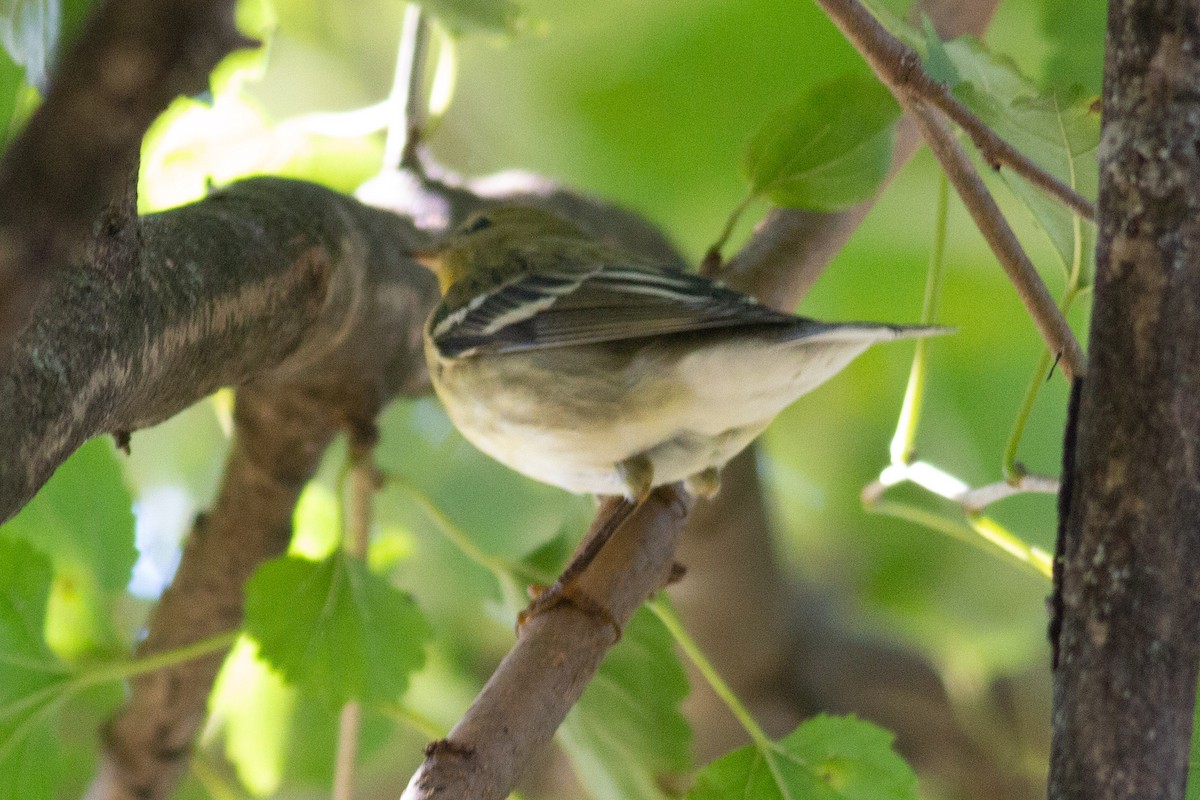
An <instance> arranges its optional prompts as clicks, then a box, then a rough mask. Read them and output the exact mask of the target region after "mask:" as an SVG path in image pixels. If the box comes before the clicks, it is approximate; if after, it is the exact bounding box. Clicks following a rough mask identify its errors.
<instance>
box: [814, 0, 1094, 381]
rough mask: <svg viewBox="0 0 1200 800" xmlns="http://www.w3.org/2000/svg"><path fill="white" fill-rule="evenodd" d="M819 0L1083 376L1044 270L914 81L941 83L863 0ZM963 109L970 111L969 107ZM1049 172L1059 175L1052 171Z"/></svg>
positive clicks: (1070, 371) (1046, 335) (1052, 343)
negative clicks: (908, 118) (920, 139)
mask: <svg viewBox="0 0 1200 800" xmlns="http://www.w3.org/2000/svg"><path fill="white" fill-rule="evenodd" d="M817 3H818V4H819V5H820V6H821V7H822V8H823V9H824V10H825V12H826V13H827V14H828V15H829V16H830V18H831V19H832V20H833V22H834V23H835V24H836V25H837V26H838V27H839V28H840V29H841V30H842V32H843V33H844V34H845V35H846V38H848V39H849V40H850V42H851V43H852V44H854V46H855V47H856V48H857V49H858V50H859V52H860V53H861V54H862V56H863V58H865V59H866V61H867V63H868V64H870V65H871V68H872V69H873V70H874V71H875V74H876V75H877V76H878V77H879V79H880V80H881V81H883V83H884V84H885V85H886V86H887V87H888V88H889V89H890V90H891V91H892V94H893V95H894V96H895V97H896V100H897V101H898V102H899V103H900V105H901V107H902V108H904V110H905V111H907V112H908V113H909V114H910V115H911V116H912V117H913V119H914V120H915V121H916V124H917V127H918V129H919V130H920V131H921V135H922V136H923V137H924V138H925V140H926V141H927V142H928V143H929V146H930V148H931V149H932V150H933V154H934V156H935V157H936V158H937V160H938V162H939V163H940V164H941V165H942V169H943V170H945V172H946V176H947V177H948V178H949V179H950V182H951V183H952V184H953V185H954V188H955V191H957V192H958V194H959V197H961V198H962V201H963V204H964V205H965V206H966V207H967V211H968V212H969V213H970V214H971V218H972V219H973V220H974V221H975V224H976V226H978V228H979V230H980V232H981V233H982V234H983V236H984V238H985V239H986V240H987V242H988V245H989V246H990V247H991V248H992V251H993V252H995V254H996V257H997V259H999V261H1000V264H1001V266H1002V267H1004V271H1005V272H1006V273H1007V274H1008V277H1009V280H1011V281H1012V283H1013V285H1014V286H1015V287H1016V289H1017V294H1019V295H1020V297H1021V300H1022V302H1024V303H1025V307H1026V309H1027V310H1028V311H1029V313H1030V315H1031V316H1032V317H1033V321H1034V324H1035V325H1036V326H1037V328H1038V330H1039V331H1040V332H1041V334H1042V338H1043V339H1045V341H1046V345H1047V346H1048V347H1049V348H1050V350H1051V352H1053V353H1055V354H1057V355H1059V356H1060V358H1061V363H1062V365H1063V372H1064V373H1066V375H1067V377H1068V378H1074V377H1079V376H1082V375H1083V374H1084V372H1085V371H1086V369H1087V367H1086V359H1085V357H1084V354H1083V349H1082V348H1081V347H1080V346H1079V342H1078V341H1077V340H1076V339H1075V334H1074V333H1073V332H1072V331H1071V328H1070V326H1069V325H1068V324H1067V321H1066V319H1065V318H1064V317H1063V315H1062V312H1061V311H1060V310H1059V308H1058V305H1057V304H1056V303H1055V302H1054V298H1053V297H1051V296H1050V292H1049V290H1048V289H1046V284H1045V283H1044V282H1043V281H1042V277H1041V275H1039V274H1038V272H1037V269H1036V268H1035V267H1034V266H1033V262H1031V261H1030V260H1029V256H1027V255H1026V254H1025V251H1024V249H1023V248H1022V247H1021V243H1020V241H1018V240H1017V236H1016V234H1015V233H1013V231H1012V228H1011V227H1010V226H1009V224H1008V221H1007V220H1005V219H1004V215H1003V214H1002V213H1001V212H1000V208H999V207H998V206H997V205H996V201H995V200H993V199H992V196H991V194H990V193H989V192H988V190H987V187H986V186H985V185H984V183H983V180H982V179H981V178H980V177H979V175H978V173H976V171H975V168H974V166H972V164H971V160H970V159H969V158H968V157H967V154H966V153H965V152H964V151H963V149H962V147H961V146H960V145H959V144H958V141H957V140H956V139H955V138H954V135H953V133H952V132H951V131H950V129H949V128H948V127H947V125H946V123H945V122H944V121H943V120H942V119H941V117H940V116H939V115H938V113H937V112H936V111H935V110H934V106H933V105H931V104H930V103H929V102H927V100H926V99H925V98H924V97H923V96H922V95H920V94H919V93H914V92H913V91H912V89H913V87H919V86H922V85H923V84H924V83H929V84H931V85H934V86H936V85H937V84H936V83H934V82H933V81H932V80H931V79H929V77H928V76H927V75H924V71H923V70H922V69H921V63H920V59H919V58H918V57H917V54H916V53H915V52H914V51H913V50H912V49H911V48H909V47H906V46H905V45H904V44H903V43H901V42H900V41H899V40H897V39H896V38H895V37H894V36H892V35H891V34H889V33H888V32H887V31H886V30H884V28H883V26H882V25H880V24H879V22H878V21H877V20H876V19H875V18H874V17H872V16H871V15H870V13H868V12H867V10H866V9H865V8H863V6H862V5H861V4H860V3H859V2H858V0H817ZM917 75H923V76H924V81H922V80H921V79H920V78H918V77H915V76H917ZM963 111H964V112H966V109H965V108H964V109H963ZM966 113H970V112H966ZM979 124H980V125H982V124H983V123H982V122H980V123H979ZM985 127H986V126H985ZM1026 177H1028V176H1026ZM1046 178H1047V179H1048V180H1055V179H1054V178H1053V177H1052V176H1049V175H1047V176H1046ZM1055 182H1056V183H1057V181H1055ZM1064 188H1065V187H1064Z"/></svg>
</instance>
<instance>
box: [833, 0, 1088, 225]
mask: <svg viewBox="0 0 1200 800" xmlns="http://www.w3.org/2000/svg"><path fill="white" fill-rule="evenodd" d="M818 3H819V5H820V6H821V8H823V9H825V13H826V14H828V15H829V17H830V18H831V19H832V20H833V21H834V23H835V24H836V25H837V26H838V27H839V28H840V29H841V30H842V32H843V33H844V34H845V35H846V38H847V39H849V40H850V43H851V44H853V45H854V47H855V48H856V49H857V50H858V52H859V53H861V54H862V56H863V58H865V59H866V60H867V63H868V64H870V65H871V69H873V70H874V71H875V74H876V75H878V76H879V79H880V80H882V81H883V82H884V83H885V84H887V86H888V88H890V89H891V90H892V91H893V92H894V93H896V99H897V100H899V101H900V103H901V105H904V106H905V107H906V108H907V107H908V103H907V102H906V98H907V100H908V101H914V100H915V101H921V100H923V101H925V102H927V103H929V104H930V105H932V106H934V107H935V108H937V109H939V110H940V111H941V112H942V113H944V114H945V115H946V116H947V117H949V118H950V119H951V120H953V121H954V122H955V123H957V124H958V126H959V127H961V128H962V129H963V130H964V131H966V133H967V135H968V136H970V137H971V141H972V142H973V143H974V145H975V146H976V147H977V148H978V149H979V152H980V155H982V156H983V158H984V160H985V161H987V162H988V164H990V165H991V166H992V168H993V169H999V168H1000V166H1001V165H1004V166H1007V167H1009V168H1011V169H1012V170H1013V172H1016V173H1017V174H1018V175H1020V176H1021V177H1023V178H1025V179H1026V180H1028V181H1029V182H1030V183H1032V184H1033V185H1034V186H1037V187H1038V188H1039V189H1041V190H1042V191H1044V192H1046V193H1047V194H1049V195H1050V196H1051V197H1053V198H1055V199H1056V200H1058V201H1059V202H1061V203H1062V204H1063V205H1065V206H1067V207H1068V208H1070V209H1071V210H1073V211H1074V212H1075V213H1077V214H1079V215H1080V216H1082V217H1084V218H1086V219H1090V220H1094V219H1095V218H1096V207H1095V206H1094V205H1093V204H1092V202H1091V201H1089V200H1088V199H1087V198H1086V197H1084V196H1083V195H1081V194H1079V193H1078V192H1076V191H1075V190H1074V189H1072V188H1071V187H1070V186H1067V185H1066V184H1064V183H1063V182H1062V181H1060V180H1058V179H1057V178H1055V177H1054V176H1053V175H1051V174H1050V173H1048V172H1046V171H1045V170H1044V169H1042V168H1041V167H1040V166H1038V165H1037V164H1035V163H1034V162H1033V161H1031V160H1030V159H1029V158H1028V157H1027V156H1026V155H1025V154H1023V153H1022V152H1020V151H1019V150H1017V149H1016V148H1015V147H1013V146H1012V145H1010V144H1009V143H1008V142H1006V141H1004V140H1003V139H1001V138H1000V137H999V136H997V135H996V133H995V131H993V130H992V129H991V128H989V127H988V126H987V125H986V124H984V122H983V120H981V119H979V117H977V116H975V114H974V113H973V112H972V111H971V110H970V109H969V108H967V107H966V106H965V105H963V104H962V102H960V101H959V100H958V98H956V97H955V96H954V95H953V94H951V93H950V90H949V89H947V88H946V87H945V85H943V84H941V83H938V82H937V81H935V80H934V79H933V78H931V77H929V74H928V73H927V72H925V70H924V68H923V67H922V66H921V58H920V56H918V55H917V53H916V51H915V50H913V49H912V48H911V47H909V46H908V45H906V44H904V43H903V42H901V41H900V40H899V39H897V38H896V37H895V36H892V35H891V34H890V33H888V31H887V29H886V28H884V27H883V26H882V25H880V24H879V21H878V20H876V19H875V17H873V16H871V13H870V12H869V11H867V9H866V8H864V7H863V5H862V4H861V3H860V2H859V0H818ZM901 95H904V97H901Z"/></svg>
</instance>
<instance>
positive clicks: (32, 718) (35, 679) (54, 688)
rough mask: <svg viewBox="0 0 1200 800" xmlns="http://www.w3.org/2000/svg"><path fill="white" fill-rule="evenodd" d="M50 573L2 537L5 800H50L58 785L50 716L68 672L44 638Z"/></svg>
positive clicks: (0, 702) (38, 557)
mask: <svg viewBox="0 0 1200 800" xmlns="http://www.w3.org/2000/svg"><path fill="white" fill-rule="evenodd" d="M51 575H52V573H51V569H50V562H49V560H48V559H47V558H46V557H45V556H43V555H42V554H41V553H38V552H37V551H36V550H34V549H33V548H32V547H30V546H29V544H27V543H26V542H22V541H18V540H14V539H8V538H0V800H41V798H50V797H52V796H53V793H54V788H55V785H56V775H57V772H58V768H59V763H58V750H59V748H58V747H57V746H56V743H55V742H54V740H53V736H52V734H51V733H50V729H49V722H50V719H49V717H50V713H51V712H52V711H53V709H54V705H55V704H56V703H57V701H58V700H59V699H61V696H62V692H61V689H62V687H63V685H64V683H65V681H66V675H67V672H66V668H65V667H64V666H63V665H62V664H61V663H59V661H58V660H57V659H56V658H55V657H54V655H53V654H52V653H51V652H50V649H49V647H47V646H46V642H45V639H44V638H43V635H42V629H43V626H44V625H45V619H46V605H47V600H48V598H49V594H50V580H51Z"/></svg>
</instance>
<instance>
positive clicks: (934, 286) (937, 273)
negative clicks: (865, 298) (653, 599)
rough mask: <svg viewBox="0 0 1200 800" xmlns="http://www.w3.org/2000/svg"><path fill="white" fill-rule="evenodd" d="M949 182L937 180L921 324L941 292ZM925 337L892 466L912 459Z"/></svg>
mask: <svg viewBox="0 0 1200 800" xmlns="http://www.w3.org/2000/svg"><path fill="white" fill-rule="evenodd" d="M949 206H950V183H949V181H948V180H947V179H946V176H945V175H944V174H943V175H942V176H941V180H939V181H938V199H937V212H936V217H935V222H934V239H933V252H932V253H930V255H929V271H928V273H927V275H926V277H925V300H924V303H923V304H922V308H921V324H922V325H929V324H932V323H933V321H934V318H935V317H937V306H938V299H939V296H940V295H941V290H942V274H943V267H944V263H945V254H946V218H947V216H948V215H949V214H948V212H949ZM926 342H927V340H926V339H925V337H920V338H918V339H917V343H916V349H915V350H914V351H913V360H912V368H911V369H910V370H909V373H908V386H907V387H906V388H905V390H904V402H903V403H902V404H901V406H900V418H899V419H898V420H896V433H895V434H894V435H893V436H892V443H891V446H890V447H889V448H888V451H889V453H890V455H891V458H892V463H893V464H907V463H909V462H910V461H912V459H913V458H914V456H915V452H916V448H915V445H916V439H917V423H918V420H919V419H920V415H921V405H922V401H923V399H924V396H925V379H926V374H927V372H928V359H927V357H926Z"/></svg>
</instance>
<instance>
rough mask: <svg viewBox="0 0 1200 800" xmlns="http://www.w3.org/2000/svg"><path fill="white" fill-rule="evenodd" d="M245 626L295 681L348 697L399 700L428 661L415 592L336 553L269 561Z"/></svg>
mask: <svg viewBox="0 0 1200 800" xmlns="http://www.w3.org/2000/svg"><path fill="white" fill-rule="evenodd" d="M246 630H247V632H248V633H249V634H250V635H251V636H253V637H254V638H255V639H256V640H257V642H258V645H259V652H260V655H261V656H262V658H263V659H264V660H265V661H267V662H268V663H269V664H271V666H272V667H274V668H275V669H277V670H279V672H280V674H282V675H283V676H284V677H285V678H286V679H287V680H288V681H289V682H290V683H293V684H296V685H298V686H303V687H305V688H307V689H310V690H312V691H314V692H316V693H318V694H322V695H325V696H328V697H331V698H333V699H335V700H336V701H338V702H344V701H347V700H351V699H357V700H363V701H365V702H368V703H373V702H374V703H383V702H394V701H396V700H398V699H399V698H400V697H401V696H402V695H403V694H404V690H405V689H406V688H407V686H408V679H409V676H410V675H411V674H412V673H413V672H414V671H415V670H416V669H418V668H419V667H420V666H421V664H422V663H424V644H425V640H426V639H427V638H428V637H429V626H428V624H427V623H426V622H425V619H424V618H423V617H422V616H421V613H420V612H419V611H418V610H417V608H416V606H415V605H414V604H413V602H412V598H410V597H409V596H408V595H406V594H404V593H403V592H400V591H398V590H396V589H394V588H392V586H391V585H390V584H389V583H388V582H387V581H386V580H384V579H383V578H381V577H379V576H377V575H374V574H373V573H371V572H370V571H369V570H368V569H367V568H366V566H365V565H364V564H363V563H362V562H360V561H358V560H357V559H354V558H350V557H348V556H347V555H345V554H344V553H342V552H340V551H339V552H337V553H334V554H333V555H331V556H330V557H329V558H327V559H325V560H323V561H309V560H307V559H303V558H296V557H292V556H288V557H284V558H277V559H275V560H273V561H269V562H267V563H266V564H264V565H263V566H262V567H260V568H259V569H258V571H257V572H256V573H255V574H254V576H253V577H252V578H251V579H250V581H249V583H248V584H247V585H246Z"/></svg>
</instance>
